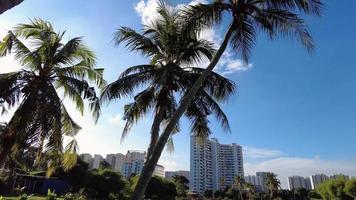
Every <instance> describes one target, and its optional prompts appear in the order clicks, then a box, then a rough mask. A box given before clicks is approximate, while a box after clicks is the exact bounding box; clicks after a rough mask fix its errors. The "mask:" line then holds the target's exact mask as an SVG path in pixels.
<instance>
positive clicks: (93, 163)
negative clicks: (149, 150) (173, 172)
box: [80, 150, 165, 178]
mask: <svg viewBox="0 0 356 200" xmlns="http://www.w3.org/2000/svg"><path fill="white" fill-rule="evenodd" d="M80 157H81V158H82V159H83V160H84V161H85V162H87V163H88V164H89V169H98V168H99V167H100V163H101V162H102V161H103V160H104V158H103V157H102V156H101V155H97V154H95V155H94V158H93V157H91V155H90V154H88V153H84V154H81V155H80ZM145 157H146V152H145V151H132V150H130V151H127V153H126V155H124V154H121V153H117V154H107V155H106V158H105V161H106V162H107V163H109V164H110V166H111V168H112V169H113V170H114V171H117V172H120V173H121V174H122V175H123V176H124V177H126V178H130V177H131V176H133V175H137V174H140V173H141V171H142V169H143V165H144V163H145ZM154 174H155V175H157V176H161V177H164V175H165V173H164V167H163V166H162V165H157V166H156V168H155V171H154Z"/></svg>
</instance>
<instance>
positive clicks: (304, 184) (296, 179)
mask: <svg viewBox="0 0 356 200" xmlns="http://www.w3.org/2000/svg"><path fill="white" fill-rule="evenodd" d="M288 188H289V190H296V189H299V188H305V189H307V190H311V189H312V186H311V181H310V178H309V177H306V178H304V177H302V176H290V177H288Z"/></svg>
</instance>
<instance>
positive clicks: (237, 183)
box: [234, 175, 244, 199]
mask: <svg viewBox="0 0 356 200" xmlns="http://www.w3.org/2000/svg"><path fill="white" fill-rule="evenodd" d="M234 188H236V189H237V190H238V191H239V194H240V198H241V199H243V196H242V191H243V190H244V178H243V177H242V176H240V175H237V176H235V177H234Z"/></svg>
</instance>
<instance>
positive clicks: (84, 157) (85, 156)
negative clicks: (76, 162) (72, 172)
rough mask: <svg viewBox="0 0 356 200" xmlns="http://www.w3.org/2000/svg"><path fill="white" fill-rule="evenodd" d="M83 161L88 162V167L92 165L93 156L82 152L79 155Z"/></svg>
mask: <svg viewBox="0 0 356 200" xmlns="http://www.w3.org/2000/svg"><path fill="white" fill-rule="evenodd" d="M79 157H80V158H81V159H82V160H83V161H84V162H86V163H88V168H89V169H91V168H92V167H93V157H92V156H91V155H90V154H89V153H83V154H81V155H80V156H79Z"/></svg>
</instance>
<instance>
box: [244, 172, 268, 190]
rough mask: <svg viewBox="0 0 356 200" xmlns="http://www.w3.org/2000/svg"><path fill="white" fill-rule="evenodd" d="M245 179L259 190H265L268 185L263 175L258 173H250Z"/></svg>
mask: <svg viewBox="0 0 356 200" xmlns="http://www.w3.org/2000/svg"><path fill="white" fill-rule="evenodd" d="M244 180H245V182H246V183H250V184H251V185H253V186H255V188H256V190H257V191H258V192H264V191H265V188H266V186H265V180H264V179H263V177H261V176H256V175H248V176H245V177H244Z"/></svg>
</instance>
